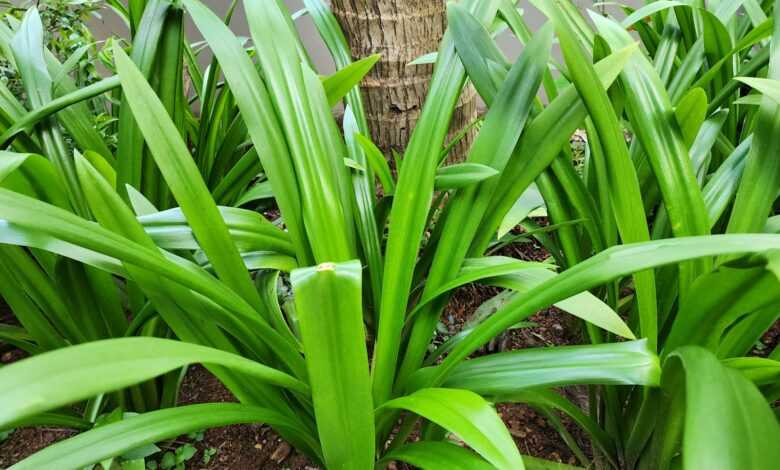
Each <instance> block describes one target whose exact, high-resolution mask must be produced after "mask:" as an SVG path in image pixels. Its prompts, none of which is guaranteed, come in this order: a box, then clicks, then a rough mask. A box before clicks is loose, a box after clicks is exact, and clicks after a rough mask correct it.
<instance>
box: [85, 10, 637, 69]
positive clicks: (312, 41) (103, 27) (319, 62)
mask: <svg viewBox="0 0 780 470" xmlns="http://www.w3.org/2000/svg"><path fill="white" fill-rule="evenodd" d="M203 1H204V3H206V4H207V5H209V6H210V7H211V8H212V9H213V10H214V11H215V12H217V13H219V14H220V15H224V14H225V11H226V10H227V7H228V5H230V2H231V0H203ZM402 1H414V0H402ZM442 1H445V0H442ZM572 1H573V2H574V3H575V4H576V5H577V6H578V7H580V8H581V9H582V10H583V11H584V10H586V9H588V8H591V7H592V5H593V3H595V2H594V1H591V0H572ZM285 3H286V4H287V7H288V8H289V9H290V12H291V13H292V12H295V11H297V10H299V9H301V8H303V1H302V0H285ZM622 3H624V4H629V5H636V6H639V5H641V4H642V3H643V2H642V0H627V1H623V2H622ZM518 6H519V8H522V9H523V11H524V12H525V18H526V21H527V22H528V24H529V25H530V26H531V29H533V30H535V29H537V28H538V27H539V26H541V24H542V23H543V22H544V20H545V18H544V16H543V15H542V14H541V13H539V12H538V11H537V10H536V9H535V8H534V7H532V6H530V5H529V4H528V1H527V0H520V1H519V2H518ZM245 18H246V17H245V13H244V8H243V2H241V1H239V2H238V7H237V8H236V12H235V14H234V15H233V20H232V21H231V25H230V26H231V28H232V29H233V31H235V32H236V34H238V35H239V36H246V37H248V36H249V28H248V27H247V24H246V19H245ZM93 26H94V28H95V29H94V31H95V32H96V34H97V35H98V37H102V38H105V37H107V36H110V35H112V34H115V35H120V36H123V37H127V27H126V26H125V25H124V23H123V22H122V21H121V20H120V19H119V18H118V17H117V16H116V15H114V14H113V13H112V12H110V11H106V12H105V13H104V14H103V18H102V19H95V20H94V21H93ZM297 26H298V30H299V31H300V34H301V38H302V39H303V43H304V45H305V46H306V50H307V51H309V53H310V54H311V58H312V60H313V61H314V64H315V66H316V67H317V70H318V71H319V72H320V73H322V74H330V73H333V72H334V71H335V67H334V65H333V61H332V60H331V58H330V55H329V53H328V51H327V49H326V48H325V45H324V44H323V43H322V41H321V40H320V38H319V35H318V34H317V30H316V29H315V28H314V24H313V23H312V21H311V19H309V18H307V17H305V16H304V17H303V18H301V19H299V20H298V21H297ZM187 28H188V29H187V31H188V35H189V38H190V40H191V41H193V42H194V41H198V40H200V34H198V32H197V29H196V28H195V27H194V25H193V24H192V22H189V23H188V25H187ZM497 42H498V44H499V46H501V48H502V49H503V51H504V53H505V54H506V55H507V57H508V58H509V59H510V60H514V59H515V58H516V57H517V56H518V55H519V54H520V51H521V50H522V46H521V45H520V44H519V43H518V42H517V40H516V39H515V38H514V37H513V36H511V35H509V34H504V35H501V36H500V37H499V38H498V41H497ZM202 60H203V61H204V65H206V64H207V63H208V60H209V57H208V56H203V58H202Z"/></svg>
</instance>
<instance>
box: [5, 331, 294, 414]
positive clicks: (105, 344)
mask: <svg viewBox="0 0 780 470" xmlns="http://www.w3.org/2000/svg"><path fill="white" fill-rule="evenodd" d="M195 362H202V363H207V364H214V365H221V366H224V367H228V368H231V369H234V370H236V371H238V372H241V373H244V374H249V375H251V376H252V377H254V378H256V379H257V380H260V381H263V382H266V383H269V384H273V385H277V386H280V387H285V388H289V389H292V390H297V391H301V392H306V391H307V390H308V387H307V386H306V385H305V384H304V383H302V382H300V381H298V380H297V379H295V378H293V377H291V376H289V375H287V374H285V373H282V372H279V371H277V370H275V369H271V368H270V367H267V366H264V365H262V364H259V363H256V362H253V361H250V360H248V359H244V358H243V357H241V356H237V355H234V354H229V353H225V352H222V351H219V350H216V349H212V348H207V347H204V346H198V345H194V344H188V343H183V342H180V341H172V340H166V339H158V338H148V337H147V338H122V339H110V340H104V341H95V342H91V343H86V344H82V345H78V346H72V347H69V348H63V349H58V350H56V351H52V352H48V353H45V354H41V355H39V356H35V357H32V358H29V359H25V360H23V361H19V362H16V363H14V364H11V365H9V366H6V367H3V368H2V369H0V383H1V384H2V388H0V396H2V397H3V404H4V405H6V406H4V407H3V410H2V411H0V425H3V424H6V423H9V422H12V421H15V420H18V419H21V418H24V417H27V416H32V415H34V414H36V413H40V412H43V411H48V410H52V409H56V408H58V407H60V406H62V405H67V404H69V403H73V402H75V401H78V400H83V399H86V398H89V397H92V396H94V395H97V394H99V393H103V392H110V391H112V390H116V389H119V388H122V387H126V386H128V385H132V384H135V383H138V382H141V381H143V380H147V379H150V378H152V377H156V376H158V375H162V374H163V373H165V372H168V371H171V370H173V369H176V368H179V367H181V366H184V365H187V364H192V363H195ZM74 364H78V367H74V366H73V365H74ZM52 371H58V372H57V373H52ZM95 377H101V379H100V380H94V378H95Z"/></svg>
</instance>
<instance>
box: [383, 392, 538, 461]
mask: <svg viewBox="0 0 780 470" xmlns="http://www.w3.org/2000/svg"><path fill="white" fill-rule="evenodd" d="M382 408H385V409H386V408H396V409H404V410H408V411H411V412H413V413H416V414H418V415H420V416H423V417H424V418H426V419H428V420H430V421H433V422H434V423H436V424H438V425H439V426H441V427H443V428H444V429H446V430H448V431H450V432H452V433H454V434H456V435H457V436H458V437H459V438H460V439H462V440H463V442H465V443H466V444H468V446H469V447H471V448H472V449H474V450H475V451H476V452H477V453H479V454H480V455H481V456H482V457H483V458H484V459H485V460H487V461H488V462H490V463H491V464H492V465H493V466H494V467H496V468H498V469H502V470H522V469H523V468H525V467H524V465H523V459H522V457H521V456H520V453H519V452H518V451H517V446H515V443H514V441H513V440H512V436H510V435H509V431H507V429H506V427H505V426H504V423H503V422H502V421H501V418H499V417H498V415H497V414H496V411H495V409H493V407H492V406H491V405H490V403H488V402H487V401H485V400H484V399H483V398H482V397H480V396H479V395H477V394H475V393H473V392H469V391H467V390H458V389H449V388H426V389H422V390H418V391H417V392H415V393H413V394H412V395H408V396H404V397H400V398H396V399H394V400H390V401H388V402H386V403H385V404H384V405H383V406H382Z"/></svg>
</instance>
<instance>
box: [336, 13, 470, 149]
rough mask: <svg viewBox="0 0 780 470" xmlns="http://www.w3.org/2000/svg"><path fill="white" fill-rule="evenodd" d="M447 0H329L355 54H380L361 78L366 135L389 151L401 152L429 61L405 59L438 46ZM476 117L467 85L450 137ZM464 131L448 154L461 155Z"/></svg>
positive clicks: (419, 101) (424, 86) (420, 100)
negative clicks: (421, 61) (363, 77)
mask: <svg viewBox="0 0 780 470" xmlns="http://www.w3.org/2000/svg"><path fill="white" fill-rule="evenodd" d="M445 3H446V0H331V6H332V9H333V12H334V13H335V15H336V17H337V18H338V19H339V23H341V27H342V29H343V30H344V33H345V35H346V36H347V40H348V41H349V45H350V48H351V49H352V55H353V56H354V57H355V58H363V57H367V56H369V55H371V54H377V53H378V54H381V56H382V58H381V59H380V61H379V63H377V65H376V66H375V67H374V69H373V71H372V72H371V73H370V74H369V75H368V76H367V77H366V78H365V80H364V81H363V83H362V84H361V89H362V92H363V99H364V104H365V107H366V115H367V119H368V125H369V127H370V128H371V137H372V138H373V140H374V142H375V143H376V144H377V146H378V147H379V148H380V149H382V151H384V152H385V154H389V152H390V150H391V149H394V150H397V151H399V152H403V150H404V149H405V148H406V144H407V143H408V141H409V137H410V135H411V132H412V130H413V129H414V126H415V124H416V123H417V119H418V118H419V116H420V112H421V111H422V106H423V102H424V101H425V96H426V94H427V93H428V86H429V83H430V80H431V74H432V73H433V65H411V66H407V64H408V63H409V62H411V61H413V60H414V59H416V58H418V57H420V56H422V55H424V54H427V53H429V52H434V51H436V50H437V49H438V47H439V43H440V42H441V39H442V36H443V35H444V30H445V29H446V25H447V14H446V5H445ZM476 117H477V104H476V92H475V91H474V89H473V88H472V87H471V86H468V87H467V88H466V89H465V90H464V92H463V94H462V96H461V98H460V100H459V101H458V105H457V108H456V110H455V113H454V115H453V119H452V124H451V127H450V138H452V137H454V135H455V134H457V133H458V132H459V131H461V130H462V129H464V128H465V127H466V126H468V125H469V124H470V123H471V122H473V121H474V119H476ZM473 139H474V131H473V130H472V131H471V132H469V133H468V134H467V135H466V137H465V138H464V139H463V140H462V141H461V143H460V144H459V145H458V146H457V147H456V148H455V149H454V150H453V153H452V154H451V156H450V160H455V161H459V160H463V159H464V158H465V155H466V152H467V151H468V149H469V147H470V146H471V142H472V141H473Z"/></svg>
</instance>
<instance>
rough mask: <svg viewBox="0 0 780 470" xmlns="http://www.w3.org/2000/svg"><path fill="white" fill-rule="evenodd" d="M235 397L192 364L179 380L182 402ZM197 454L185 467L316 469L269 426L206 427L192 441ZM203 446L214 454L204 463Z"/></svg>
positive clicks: (189, 402)
mask: <svg viewBox="0 0 780 470" xmlns="http://www.w3.org/2000/svg"><path fill="white" fill-rule="evenodd" d="M216 401H227V402H234V401H236V399H235V398H234V397H233V395H232V394H231V393H230V391H228V390H227V389H226V388H225V386H224V385H222V384H221V383H220V382H219V381H218V380H217V379H216V378H215V377H214V376H213V375H211V373H209V371H207V370H206V369H205V368H203V367H202V366H199V365H198V366H192V367H191V368H190V370H189V371H188V372H187V375H186V377H185V379H184V382H183V383H182V388H181V399H180V400H179V403H180V404H182V405H185V404H186V405H191V404H195V403H209V402H216ZM193 444H194V445H195V447H196V448H197V449H198V453H197V454H195V456H194V457H193V458H191V459H190V460H189V461H187V468H188V469H193V470H195V469H198V470H200V469H236V470H238V469H242V470H243V469H247V470H249V469H269V470H277V469H278V470H282V469H290V470H304V469H313V468H317V467H316V466H314V465H313V464H312V463H311V462H310V461H309V459H307V458H306V456H304V455H303V454H301V453H299V452H298V451H295V450H293V449H291V448H290V445H289V444H287V443H286V442H284V441H283V440H282V439H281V438H280V437H279V436H278V435H277V434H276V433H275V432H274V431H273V430H271V428H269V427H267V426H262V425H253V424H241V425H235V426H225V427H222V428H214V429H209V430H207V431H206V432H205V433H204V438H203V440H202V441H200V442H195V443H193ZM206 449H216V451H217V453H216V454H214V456H213V457H212V458H211V460H210V461H209V463H208V464H203V453H204V452H205V451H206Z"/></svg>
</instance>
